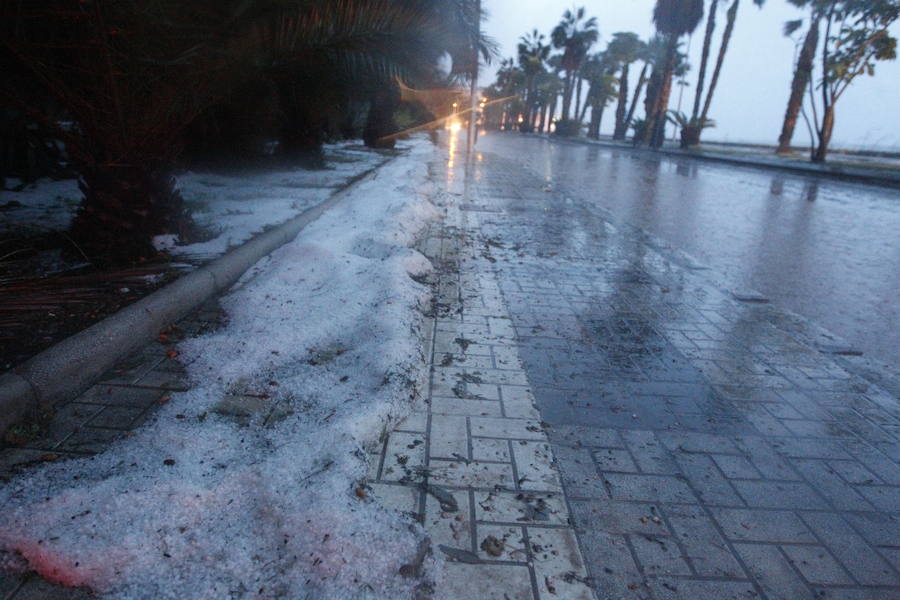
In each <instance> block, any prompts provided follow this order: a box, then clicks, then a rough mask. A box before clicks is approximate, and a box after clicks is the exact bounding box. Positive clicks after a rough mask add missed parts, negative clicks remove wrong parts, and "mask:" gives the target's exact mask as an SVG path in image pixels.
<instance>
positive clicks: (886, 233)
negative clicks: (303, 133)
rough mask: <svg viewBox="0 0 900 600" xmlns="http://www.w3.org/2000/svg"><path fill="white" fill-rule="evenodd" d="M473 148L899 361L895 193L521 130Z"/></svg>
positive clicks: (728, 281) (899, 215) (898, 197)
mask: <svg viewBox="0 0 900 600" xmlns="http://www.w3.org/2000/svg"><path fill="white" fill-rule="evenodd" d="M479 148H480V149H481V150H483V151H485V152H492V153H496V154H499V155H501V156H504V157H506V158H510V159H513V160H515V161H517V162H519V163H521V164H522V165H524V166H527V167H528V168H529V169H530V170H531V171H532V172H533V173H535V174H537V175H538V176H539V177H540V178H541V179H542V180H543V183H546V182H552V184H553V185H554V187H555V189H556V190H557V191H558V192H559V195H560V198H564V197H570V198H572V199H576V200H579V201H582V202H585V203H587V204H588V205H590V206H591V207H592V208H593V209H595V212H598V213H599V214H603V215H604V216H605V217H606V218H607V219H609V220H610V221H612V222H613V223H616V224H623V223H629V224H631V225H635V226H637V227H639V228H641V229H643V230H645V231H647V232H649V233H650V234H652V235H653V236H655V238H657V239H656V242H658V243H662V244H664V245H667V246H671V247H672V248H674V249H676V250H678V251H683V252H685V253H686V254H687V255H688V256H689V257H691V258H692V259H695V260H696V261H697V263H698V264H700V265H702V266H704V267H709V268H711V269H712V270H714V271H715V276H716V278H717V279H718V280H720V281H722V283H723V284H725V285H726V286H728V287H729V288H730V289H754V290H756V291H758V292H759V293H761V294H762V295H764V296H765V297H767V298H769V299H771V301H772V302H774V303H776V304H777V305H779V306H781V307H783V308H786V309H788V310H791V311H794V312H796V313H799V314H800V315H803V316H804V317H806V318H808V319H811V320H813V321H815V322H817V323H819V324H821V325H822V326H824V327H825V328H827V329H828V330H830V331H831V332H833V333H836V334H838V335H839V336H841V337H843V338H844V339H845V340H846V342H847V343H848V344H849V345H851V346H853V347H854V348H856V349H858V350H862V351H863V352H865V354H866V355H867V356H869V357H872V358H877V359H880V360H881V361H885V362H887V363H889V364H892V365H895V366H896V365H900V302H898V301H897V298H898V295H900V233H898V232H900V191H898V190H896V189H890V188H880V187H877V186H867V185H860V184H850V183H842V182H839V181H835V180H834V179H827V178H817V177H805V176H797V175H791V174H784V173H782V172H778V171H771V170H762V169H751V168H737V167H732V166H725V165H719V164H713V163H708V162H703V161H697V160H690V159H681V158H667V157H664V156H659V155H654V154H652V153H647V152H640V153H635V152H631V151H629V150H622V149H612V148H604V147H597V146H586V145H583V144H572V143H556V142H549V141H546V140H542V139H537V138H532V137H524V136H521V135H518V134H495V133H491V134H490V135H487V136H484V137H482V138H481V139H480V140H479Z"/></svg>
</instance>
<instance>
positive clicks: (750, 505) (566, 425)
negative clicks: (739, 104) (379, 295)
mask: <svg viewBox="0 0 900 600" xmlns="http://www.w3.org/2000/svg"><path fill="white" fill-rule="evenodd" d="M455 176H456V175H450V176H449V178H450V179H453V177H455ZM557 183H561V182H553V181H552V180H551V181H547V180H545V179H541V178H538V177H537V176H536V175H534V174H531V173H529V172H528V171H527V170H525V169H524V168H523V167H522V166H521V165H519V164H517V163H514V162H512V161H508V160H505V159H501V158H499V157H497V156H493V155H484V156H483V157H482V160H481V161H479V162H478V168H477V171H476V174H475V180H474V183H472V184H471V186H472V187H473V188H474V189H470V192H469V194H468V195H466V196H464V203H465V204H464V205H463V208H464V209H466V210H468V211H470V214H476V215H477V216H478V217H479V221H480V227H478V226H477V225H476V223H477V221H475V220H473V221H472V223H471V224H470V229H469V230H468V231H467V234H468V235H469V236H470V237H471V238H472V239H473V240H475V241H476V242H477V243H478V247H479V251H480V253H481V256H482V258H484V259H485V260H487V261H488V262H489V263H490V265H491V266H492V268H493V270H494V271H495V273H496V276H497V281H498V283H499V286H500V290H501V292H502V296H503V299H504V303H505V305H506V306H507V308H508V314H509V315H510V317H511V320H512V326H513V329H514V331H515V333H516V336H517V340H518V343H519V347H518V352H519V355H520V357H521V359H522V361H523V363H524V367H525V374H526V376H527V379H528V382H529V383H530V384H531V386H532V388H533V390H534V395H535V397H536V400H537V405H538V408H539V410H540V413H541V419H542V421H543V422H544V423H545V424H547V425H546V427H547V430H548V432H549V434H550V439H551V442H552V444H551V445H552V451H553V452H554V453H555V455H556V457H557V459H558V461H559V465H560V467H561V469H562V473H563V485H564V488H565V491H566V495H567V497H568V500H569V506H570V507H571V511H572V517H573V519H574V522H575V525H576V528H577V531H578V533H579V537H580V542H581V544H582V547H583V549H584V556H585V561H586V563H587V566H588V569H589V572H590V575H591V582H592V585H593V586H594V588H595V590H596V591H597V595H598V597H599V598H601V599H603V600H607V599H620V598H621V599H625V598H628V599H632V598H633V599H655V600H668V599H681V600H695V599H699V598H710V599H716V600H726V599H730V598H768V599H769V600H776V599H782V600H803V599H810V600H812V599H823V598H828V599H847V600H849V599H855V600H862V599H867V600H889V599H892V598H900V572H898V571H900V462H898V461H900V444H898V435H900V403H898V400H897V398H895V397H892V396H891V395H890V394H888V393H886V392H884V391H883V390H882V389H880V388H878V387H876V386H874V385H872V384H871V383H870V382H869V381H867V380H865V379H863V378H862V377H860V376H858V375H855V374H854V373H852V372H850V371H848V370H847V369H845V368H844V366H842V365H841V364H838V362H837V361H836V359H835V357H833V356H832V355H828V354H823V353H821V352H818V351H816V350H814V349H812V348H810V347H809V346H807V345H806V344H805V343H803V341H802V340H801V339H800V338H797V337H796V336H794V335H792V334H790V333H788V332H786V331H785V330H783V329H782V328H780V327H779V325H780V324H781V323H787V322H792V323H793V322H795V321H796V319H795V317H793V316H789V315H785V314H783V313H780V312H779V310H778V309H777V308H776V307H773V306H771V305H767V304H762V303H758V302H754V301H753V300H755V298H753V296H752V295H749V294H745V293H742V294H739V295H737V296H736V295H733V294H731V293H728V292H726V291H724V290H721V289H719V288H718V287H716V285H715V282H710V281H707V280H706V279H704V277H705V275H704V274H703V273H700V272H697V271H695V270H693V269H691V268H685V267H682V266H679V265H678V264H676V263H674V262H673V261H671V260H669V259H667V258H666V257H665V256H663V255H661V254H660V253H658V252H656V251H654V250H653V249H652V247H651V245H650V244H649V243H647V242H648V240H647V239H646V237H644V236H641V235H635V234H634V233H633V232H622V231H619V230H617V229H616V228H615V227H614V226H613V225H611V224H610V223H609V222H607V221H606V220H604V219H603V218H602V216H601V215H600V214H598V213H599V211H596V210H595V209H594V208H593V207H592V206H590V205H589V204H585V203H581V202H577V201H573V200H571V199H569V198H568V197H567V196H566V195H565V194H563V193H560V192H559V191H558V188H557ZM598 193H601V192H600V191H598ZM489 297H492V296H491V295H490V294H489Z"/></svg>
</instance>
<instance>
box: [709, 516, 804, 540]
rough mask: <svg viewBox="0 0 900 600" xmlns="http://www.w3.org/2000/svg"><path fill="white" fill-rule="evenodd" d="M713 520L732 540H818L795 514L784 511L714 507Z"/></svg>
mask: <svg viewBox="0 0 900 600" xmlns="http://www.w3.org/2000/svg"><path fill="white" fill-rule="evenodd" d="M710 512H711V513H712V516H713V518H714V519H715V520H716V522H718V524H719V526H720V527H721V528H722V531H724V533H725V536H726V537H727V538H729V539H732V540H741V541H754V542H770V543H784V542H788V543H790V542H795V543H815V542H816V537H815V536H814V535H813V533H812V532H811V531H810V530H809V528H808V527H807V526H806V524H805V523H804V522H803V521H802V520H801V519H800V518H799V517H798V516H797V515H796V514H794V513H792V512H789V511H783V510H755V509H737V508H713V509H711V511H710Z"/></svg>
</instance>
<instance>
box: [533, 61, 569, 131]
mask: <svg viewBox="0 0 900 600" xmlns="http://www.w3.org/2000/svg"><path fill="white" fill-rule="evenodd" d="M562 89H563V82H562V80H561V79H560V78H559V74H558V73H554V72H551V71H544V72H543V73H540V74H538V76H537V82H536V84H535V90H536V97H537V102H538V105H539V106H540V116H539V117H538V126H537V129H538V131H541V132H544V131H548V130H549V129H550V122H551V121H552V118H553V111H554V110H555V109H556V101H557V98H559V94H560V92H561V91H562Z"/></svg>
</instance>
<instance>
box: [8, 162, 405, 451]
mask: <svg viewBox="0 0 900 600" xmlns="http://www.w3.org/2000/svg"><path fill="white" fill-rule="evenodd" d="M395 158H396V157H392V158H389V159H387V160H384V161H382V162H380V163H379V164H378V165H377V166H375V167H372V168H371V169H368V170H367V171H365V172H363V173H361V174H359V175H357V176H355V177H353V178H351V179H350V180H349V181H348V182H347V183H346V184H344V185H343V186H342V187H341V188H340V189H338V190H337V191H336V192H335V193H334V194H332V195H331V197H330V198H328V200H326V201H324V202H322V203H321V204H318V205H316V206H314V207H312V208H310V209H307V210H306V211H304V212H303V213H301V214H300V215H297V216H296V217H294V218H292V219H291V220H289V221H287V222H285V223H282V224H281V225H279V226H277V227H275V228H274V229H271V230H269V231H267V232H265V233H262V234H260V235H258V236H256V237H255V238H253V239H251V240H250V241H248V242H245V243H244V244H242V245H241V246H238V247H237V248H235V249H233V250H231V251H229V252H228V253H227V254H225V255H224V256H221V257H220V258H218V259H216V260H214V261H212V262H210V263H209V264H207V265H204V266H203V267H200V268H199V269H197V270H196V271H193V272H191V273H189V274H187V275H185V276H183V277H181V278H179V279H178V280H176V281H174V282H172V283H170V284H169V285H167V286H165V287H163V288H161V289H159V290H157V291H155V292H154V293H152V294H150V295H149V296H146V297H145V298H142V299H141V300H138V301H137V302H135V303H134V304H131V305H129V306H127V307H125V308H123V309H122V310H120V311H118V312H116V313H115V314H113V315H111V316H109V317H107V318H106V319H104V320H102V321H100V322H99V323H95V324H94V325H92V326H91V327H88V328H87V329H85V330H83V331H81V332H79V333H76V334H75V335H73V336H71V337H69V338H66V339H65V340H63V341H61V342H59V343H58V344H56V345H55V346H52V347H51V348H48V349H47V350H45V351H43V352H41V353H40V354H38V355H36V356H34V357H32V358H31V359H29V360H28V361H27V362H25V363H23V364H21V365H19V366H18V367H16V368H14V369H12V370H11V371H9V372H7V373H5V374H3V375H0V435H3V434H5V433H6V431H7V430H8V429H9V428H10V427H11V426H12V425H14V424H16V423H19V422H21V421H22V420H23V419H25V418H27V417H29V416H31V415H38V414H41V413H46V412H48V411H50V410H52V409H53V407H54V406H55V405H56V404H58V403H59V402H60V401H63V400H66V399H69V398H73V397H75V396H77V395H78V394H80V393H81V392H83V391H84V390H85V389H87V388H88V387H90V386H91V385H92V384H93V383H94V382H95V381H97V379H99V378H100V377H101V376H102V375H103V373H105V372H106V371H108V370H109V369H110V368H112V367H113V365H115V363H116V362H117V361H119V360H120V359H121V358H122V357H123V356H127V355H128V354H131V353H132V352H134V351H136V350H138V349H140V348H141V347H142V346H143V345H145V344H147V343H149V342H151V341H153V340H155V339H156V338H157V336H158V335H159V332H160V331H161V330H162V329H164V328H165V327H167V326H168V325H170V324H172V323H174V322H176V321H178V320H179V319H181V318H183V317H184V316H185V315H187V314H188V313H190V312H191V311H192V310H194V309H195V308H197V307H198V306H199V305H201V304H202V303H203V302H205V301H206V300H208V299H209V298H211V297H212V296H214V295H215V294H217V293H219V292H222V291H224V290H227V289H228V288H229V287H230V286H231V285H232V284H233V283H234V282H236V281H237V280H238V279H239V278H240V277H241V275H243V274H244V272H246V271H247V269H249V268H250V267H251V266H253V265H254V264H256V263H257V262H258V261H259V260H260V259H262V258H263V257H265V256H267V255H269V254H271V253H272V252H273V251H275V250H277V249H278V248H280V247H281V246H283V245H284V244H286V243H288V242H289V241H291V240H293V239H294V238H295V237H297V234H299V233H300V231H301V230H302V229H303V228H304V227H306V226H307V225H308V224H310V223H311V222H313V221H315V220H316V219H318V218H319V217H320V216H321V215H322V214H323V213H324V212H325V211H327V210H328V209H329V208H331V207H332V206H334V205H335V204H337V203H338V202H340V201H341V200H342V199H343V198H344V196H346V195H347V193H348V192H349V191H350V190H351V189H352V188H354V187H355V186H356V184H357V183H359V182H360V181H362V180H364V179H367V178H368V177H369V176H370V175H371V174H372V173H374V172H376V171H378V170H379V169H381V168H382V167H384V166H385V165H386V164H387V163H389V162H391V161H392V160H394V159H395Z"/></svg>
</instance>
